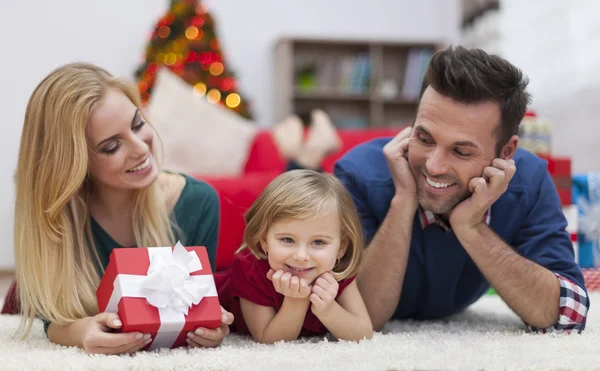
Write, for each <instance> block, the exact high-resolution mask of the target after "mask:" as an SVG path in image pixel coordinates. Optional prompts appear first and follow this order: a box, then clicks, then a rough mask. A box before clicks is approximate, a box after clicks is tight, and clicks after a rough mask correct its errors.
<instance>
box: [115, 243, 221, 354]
mask: <svg viewBox="0 0 600 371" xmlns="http://www.w3.org/2000/svg"><path fill="white" fill-rule="evenodd" d="M147 251H148V256H149V258H150V267H149V268H148V273H147V275H146V276H138V275H132V274H118V275H117V277H116V278H115V282H114V290H113V292H112V294H111V296H110V301H109V302H108V305H107V306H106V312H111V313H117V311H118V304H119V301H120V300H121V298H123V297H134V298H146V300H147V301H148V303H149V304H150V305H152V306H154V307H156V308H158V314H159V317H160V328H159V330H158V334H157V335H156V337H155V338H154V341H153V342H152V345H151V346H150V349H151V350H153V349H158V348H170V347H171V346H172V345H173V343H174V342H175V340H176V339H177V337H178V336H179V334H180V333H181V330H182V329H183V327H184V325H185V316H186V315H187V314H188V311H189V308H190V307H191V306H192V305H197V304H198V303H200V301H201V300H202V298H204V297H209V296H217V289H216V286H215V280H214V277H213V276H212V275H210V274H209V275H200V276H191V275H190V273H192V272H196V271H199V270H201V269H202V264H201V263H200V259H199V258H198V255H197V254H196V253H195V252H190V251H187V250H186V249H185V247H183V245H181V243H180V242H177V244H176V245H175V248H174V249H173V250H171V248H170V247H153V248H148V249H147Z"/></svg>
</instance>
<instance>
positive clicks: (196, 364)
mask: <svg viewBox="0 0 600 371" xmlns="http://www.w3.org/2000/svg"><path fill="white" fill-rule="evenodd" d="M590 299H591V302H592V305H593V304H594V303H596V302H598V301H600V293H594V294H592V295H591V298H590ZM599 317H600V316H598V315H597V313H596V311H594V310H592V311H591V312H590V314H589V316H588V326H587V330H586V331H585V332H584V333H583V334H582V335H578V334H572V335H555V334H551V335H537V334H529V333H526V332H525V328H524V326H523V325H522V323H521V321H520V320H519V319H518V318H517V316H516V315H514V314H513V313H512V312H511V311H510V309H509V308H508V307H507V306H506V305H505V304H504V303H503V302H502V301H501V300H500V299H499V298H498V297H496V296H485V297H484V298H482V299H481V300H480V301H478V302H477V303H476V304H475V305H473V306H472V307H471V308H470V309H469V310H468V311H466V312H464V313H461V314H460V315H456V316H454V317H451V318H448V319H447V320H444V321H433V322H414V321H404V322H391V323H389V324H388V325H387V326H386V328H385V329H384V331H383V332H382V333H377V334H375V336H374V337H373V339H372V340H369V341H362V342H360V343H353V342H336V341H330V340H327V339H322V338H320V339H311V340H300V341H296V342H290V343H278V344H275V345H260V344H255V343H253V342H252V341H250V340H249V339H248V338H244V337H241V336H237V335H231V336H229V337H228V338H227V339H226V340H225V342H224V343H223V345H222V346H221V347H220V348H218V349H177V350H162V351H157V352H143V353H139V354H136V355H134V356H88V355H86V354H84V353H83V352H82V351H80V350H78V349H75V348H66V347H61V346H57V345H54V344H50V343H49V342H48V340H47V339H46V337H45V335H44V334H43V330H42V327H41V323H36V324H35V327H34V330H33V333H32V335H31V336H30V338H29V339H28V340H26V341H24V342H22V341H17V340H14V339H13V338H12V337H11V334H12V332H13V331H14V329H15V328H16V326H17V324H18V322H19V317H18V316H6V315H5V316H0V360H1V361H0V369H2V370H34V369H35V370H38V369H39V370H42V369H43V370H88V369H93V370H117V369H118V370H125V369H127V370H277V371H282V370H299V369H301V370H408V369H420V370H423V369H425V370H434V369H435V370H441V369H443V370H481V369H485V370H522V369H523V370H592V369H600V354H599V352H598V344H600V331H599V329H598V322H599V321H600V318H599Z"/></svg>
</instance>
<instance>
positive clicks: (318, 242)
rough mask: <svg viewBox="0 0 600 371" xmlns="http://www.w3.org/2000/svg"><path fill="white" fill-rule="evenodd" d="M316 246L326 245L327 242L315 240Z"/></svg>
mask: <svg viewBox="0 0 600 371" xmlns="http://www.w3.org/2000/svg"><path fill="white" fill-rule="evenodd" d="M313 243H314V244H315V245H325V244H326V243H327V242H325V241H323V240H315V241H314V242H313Z"/></svg>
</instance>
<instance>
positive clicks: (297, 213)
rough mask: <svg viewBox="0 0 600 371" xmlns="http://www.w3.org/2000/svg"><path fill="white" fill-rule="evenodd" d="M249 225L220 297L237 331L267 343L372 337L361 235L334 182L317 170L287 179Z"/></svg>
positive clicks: (271, 190)
mask: <svg viewBox="0 0 600 371" xmlns="http://www.w3.org/2000/svg"><path fill="white" fill-rule="evenodd" d="M246 225H247V226H246V230H245V233H244V244H243V245H242V247H241V248H240V250H238V252H237V253H236V256H235V259H234V262H233V265H232V269H231V270H230V271H229V274H230V280H229V281H228V283H227V284H226V285H225V286H226V287H227V288H225V290H223V289H222V290H221V293H220V294H221V295H220V296H221V297H222V299H224V303H226V302H227V301H228V299H230V300H229V303H228V304H225V306H229V307H230V310H231V311H232V313H233V314H234V318H235V320H234V326H235V329H236V330H237V331H238V332H240V333H243V334H251V335H252V337H253V338H254V339H255V340H256V341H258V342H261V343H273V342H276V341H279V340H295V339H297V338H298V337H299V336H315V335H324V334H326V333H327V332H330V333H331V334H332V335H333V336H335V337H336V338H338V339H344V340H360V339H363V338H370V337H371V336H372V334H373V327H372V325H371V321H370V319H369V314H368V312H367V309H366V307H365V304H364V302H363V299H362V297H361V295H360V293H359V291H358V287H357V285H356V281H355V277H356V273H357V271H358V268H359V265H360V262H361V256H362V251H363V235H362V229H361V225H360V221H359V218H358V213H357V211H356V209H355V207H354V203H353V201H352V198H351V197H350V195H349V194H348V192H347V191H346V190H345V188H344V187H343V186H342V185H341V184H340V183H339V181H338V180H337V179H336V178H335V177H333V176H332V175H329V174H322V173H318V172H316V171H313V170H293V171H289V172H286V173H284V174H282V175H280V176H279V177H277V178H276V179H275V180H273V182H271V184H269V186H268V187H267V188H266V189H265V191H264V192H263V193H262V194H261V195H260V197H259V198H258V199H257V200H256V202H255V203H254V204H253V205H252V207H251V208H250V210H249V211H248V213H247V214H246ZM224 291H230V292H224ZM223 296H226V297H225V298H223Z"/></svg>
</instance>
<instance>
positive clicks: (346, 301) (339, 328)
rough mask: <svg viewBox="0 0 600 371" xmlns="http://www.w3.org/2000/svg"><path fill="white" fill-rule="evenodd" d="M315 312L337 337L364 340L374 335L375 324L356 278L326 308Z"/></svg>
mask: <svg viewBox="0 0 600 371" xmlns="http://www.w3.org/2000/svg"><path fill="white" fill-rule="evenodd" d="M313 313H315V315H316V316H317V318H319V320H321V322H322V323H323V325H325V327H327V329H328V330H329V332H331V334H332V335H333V336H335V337H336V338H337V339H340V340H362V339H364V338H367V339H370V338H371V337H372V336H373V325H372V324H371V319H370V318H369V312H367V307H366V306H365V302H364V301H363V298H362V296H361V295H360V292H359V291H358V286H357V285H356V280H355V281H352V283H350V284H349V285H348V286H347V287H346V288H345V289H344V292H342V294H341V295H340V296H339V297H338V298H337V299H336V300H334V301H333V302H332V303H331V304H330V305H329V306H327V308H326V309H324V310H322V311H315V310H313Z"/></svg>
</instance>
